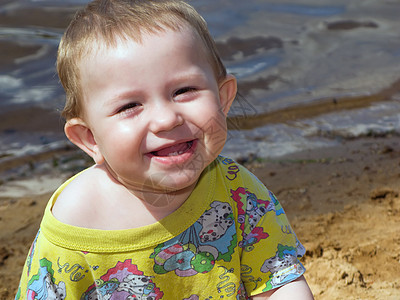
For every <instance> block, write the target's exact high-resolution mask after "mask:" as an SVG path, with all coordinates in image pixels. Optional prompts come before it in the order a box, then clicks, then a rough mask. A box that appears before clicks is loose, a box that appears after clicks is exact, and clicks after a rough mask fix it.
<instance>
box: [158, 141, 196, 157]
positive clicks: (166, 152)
mask: <svg viewBox="0 0 400 300" xmlns="http://www.w3.org/2000/svg"><path fill="white" fill-rule="evenodd" d="M192 146H193V141H188V142H183V143H179V144H176V145H173V146H169V147H165V148H163V149H160V150H157V151H153V152H151V154H152V155H154V156H160V157H167V156H178V155H182V154H184V153H186V152H188V151H189V150H190V149H191V148H192Z"/></svg>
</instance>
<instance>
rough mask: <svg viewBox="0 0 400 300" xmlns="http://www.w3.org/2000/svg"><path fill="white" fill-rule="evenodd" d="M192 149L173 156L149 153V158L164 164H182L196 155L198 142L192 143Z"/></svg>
mask: <svg viewBox="0 0 400 300" xmlns="http://www.w3.org/2000/svg"><path fill="white" fill-rule="evenodd" d="M190 143H191V145H190V147H189V148H188V149H187V150H185V151H184V152H182V153H174V154H171V155H165V156H158V155H155V153H153V152H151V153H148V154H147V156H148V157H150V158H151V159H152V160H154V161H157V162H160V163H162V164H182V163H185V162H187V161H188V160H189V159H190V158H191V157H192V156H193V154H194V152H195V151H196V149H197V144H198V140H192V141H190Z"/></svg>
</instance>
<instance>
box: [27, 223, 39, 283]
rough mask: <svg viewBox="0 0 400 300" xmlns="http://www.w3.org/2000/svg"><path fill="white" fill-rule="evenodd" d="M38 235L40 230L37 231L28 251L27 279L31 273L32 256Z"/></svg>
mask: <svg viewBox="0 0 400 300" xmlns="http://www.w3.org/2000/svg"><path fill="white" fill-rule="evenodd" d="M39 233H40V229H39V231H38V233H37V234H36V237H35V239H34V240H33V242H32V245H31V248H30V250H29V254H28V257H27V259H26V265H27V274H28V277H29V273H30V272H31V267H32V259H33V254H35V249H36V243H37V239H38V236H39Z"/></svg>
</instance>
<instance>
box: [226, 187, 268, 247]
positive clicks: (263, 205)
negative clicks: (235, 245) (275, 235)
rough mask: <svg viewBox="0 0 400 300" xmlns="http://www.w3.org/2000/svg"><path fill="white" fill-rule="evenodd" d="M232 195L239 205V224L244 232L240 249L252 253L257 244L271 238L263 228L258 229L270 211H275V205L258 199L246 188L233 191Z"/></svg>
mask: <svg viewBox="0 0 400 300" xmlns="http://www.w3.org/2000/svg"><path fill="white" fill-rule="evenodd" d="M231 194H232V199H233V200H235V201H236V203H237V207H238V222H239V223H240V229H241V230H242V237H243V240H242V241H240V242H239V247H241V248H243V249H244V250H245V251H251V250H253V249H254V246H253V245H254V244H255V243H257V242H259V241H260V240H261V239H266V238H267V237H268V236H269V234H268V233H266V232H264V231H263V228H262V227H257V224H258V222H259V221H260V220H261V218H262V217H263V216H264V215H265V214H266V213H267V212H268V211H272V210H275V205H274V204H273V203H272V202H270V201H267V200H261V199H257V196H256V195H255V194H253V193H250V192H249V191H248V190H247V189H245V188H244V187H239V188H237V189H236V190H231Z"/></svg>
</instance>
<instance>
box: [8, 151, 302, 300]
mask: <svg viewBox="0 0 400 300" xmlns="http://www.w3.org/2000/svg"><path fill="white" fill-rule="evenodd" d="M76 176H79V174H78V175H76ZM76 176H75V177H76ZM75 177H73V178H71V179H70V180H68V181H67V182H66V183H64V184H63V185H62V186H61V187H60V188H59V189H58V190H57V191H56V192H55V193H54V195H53V196H52V198H51V199H50V201H49V204H48V205H47V208H46V210H45V214H44V217H43V221H42V223H41V227H40V230H39V232H38V234H37V236H36V238H35V240H34V242H33V244H32V247H31V250H30V252H29V255H28V258H27V261H26V264H25V267H24V270H23V274H22V277H21V282H20V287H19V290H18V294H17V295H16V297H15V299H111V300H113V299H172V300H174V299H191V300H194V299H222V298H223V299H247V297H249V296H251V295H256V294H259V293H262V292H264V291H267V290H270V289H273V288H276V287H279V286H281V285H284V284H286V283H288V282H290V281H292V280H294V279H296V278H298V277H300V276H301V275H302V274H303V273H304V271H305V269H304V267H303V266H302V265H301V263H300V262H299V261H298V259H297V257H299V256H302V255H303V254H304V248H303V246H302V245H301V244H300V243H299V242H298V240H297V238H296V235H295V234H294V232H293V230H292V229H291V227H290V225H289V222H288V220H287V218H286V215H285V213H284V211H283V209H282V207H281V206H280V204H279V202H278V201H277V200H276V198H275V196H274V195H273V194H272V193H271V192H269V191H268V190H267V189H266V188H265V187H264V186H263V184H262V183H261V182H260V181H259V180H258V179H257V178H256V177H255V176H254V175H253V174H251V173H250V172H249V171H248V170H246V169H245V168H243V167H242V166H240V165H238V164H237V163H236V162H234V161H233V160H231V159H229V158H224V157H221V156H220V157H218V158H217V159H216V160H215V161H214V162H213V163H212V164H210V165H209V166H208V167H207V168H206V169H205V170H204V172H203V173H202V175H201V177H200V179H199V182H198V184H197V186H196V188H195V189H194V191H193V192H192V194H191V195H190V197H189V198H188V199H187V200H186V202H185V203H184V204H183V205H182V206H181V207H180V208H179V209H177V210H176V211H175V212H173V213H172V214H170V215H169V216H167V217H165V218H164V219H162V220H160V221H159V222H157V223H155V224H151V225H148V226H144V227H140V228H134V229H127V230H96V229H86V228H79V227H75V226H70V225H67V224H64V223H61V222H59V221H58V220H57V219H55V218H54V216H53V215H52V213H51V208H52V206H53V205H54V203H55V201H56V200H57V196H58V195H59V194H60V192H61V191H62V190H63V189H64V188H65V187H66V186H67V185H68V184H69V183H70V182H71V181H72V180H73V179H74V178H75Z"/></svg>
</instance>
